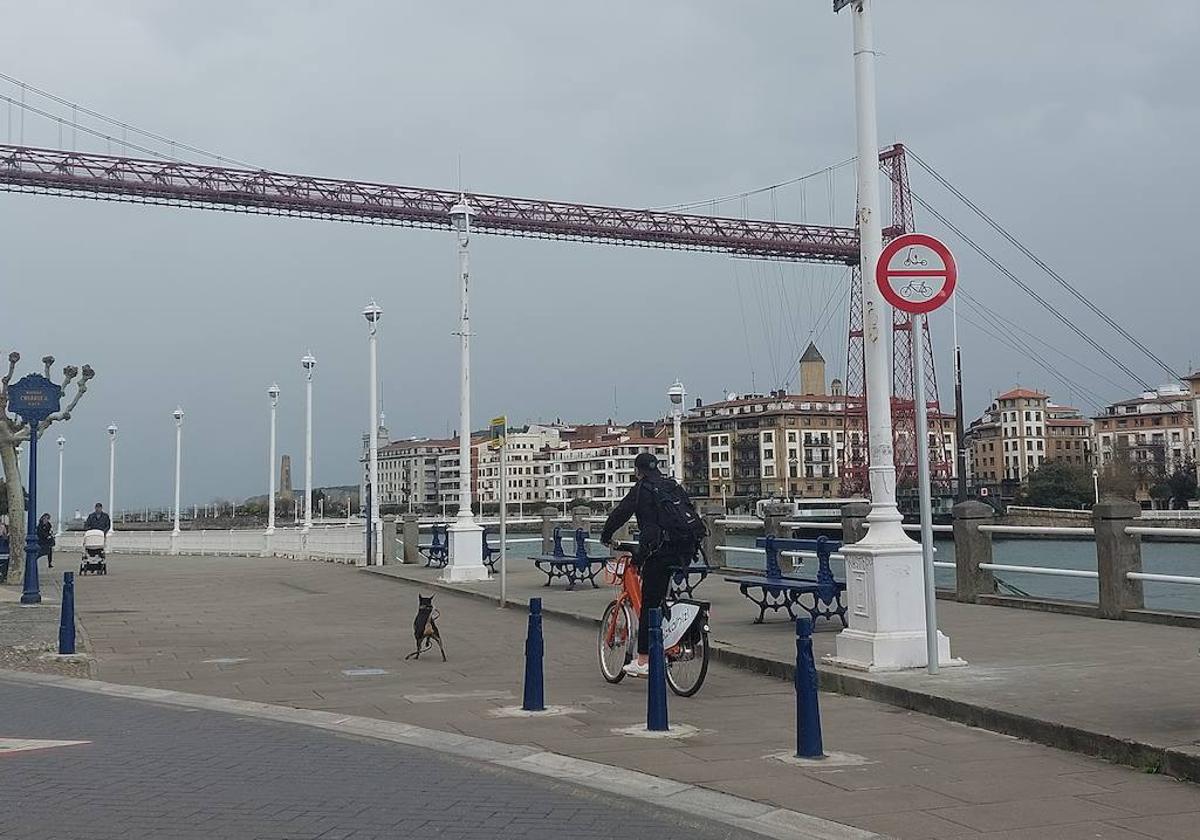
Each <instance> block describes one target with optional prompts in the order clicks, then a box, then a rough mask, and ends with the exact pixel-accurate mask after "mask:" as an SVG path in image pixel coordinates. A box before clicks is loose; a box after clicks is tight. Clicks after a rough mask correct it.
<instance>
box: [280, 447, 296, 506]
mask: <svg viewBox="0 0 1200 840" xmlns="http://www.w3.org/2000/svg"><path fill="white" fill-rule="evenodd" d="M295 498H296V496H295V494H293V493H292V456H291V455H284V456H283V458H281V459H280V461H279V501H281V502H290V501H293V500H294V499H295Z"/></svg>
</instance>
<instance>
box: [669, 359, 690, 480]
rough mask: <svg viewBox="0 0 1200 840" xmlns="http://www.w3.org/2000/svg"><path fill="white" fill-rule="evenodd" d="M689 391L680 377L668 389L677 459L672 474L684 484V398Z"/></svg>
mask: <svg viewBox="0 0 1200 840" xmlns="http://www.w3.org/2000/svg"><path fill="white" fill-rule="evenodd" d="M685 396H687V391H685V390H684V388H683V383H682V382H680V381H679V380H678V379H676V380H675V384H674V385H672V386H671V387H670V388H668V389H667V399H669V400H670V401H671V416H672V419H673V420H674V421H675V435H674V449H675V461H674V463H673V464H672V474H673V475H674V476H675V480H676V481H678V482H679V483H680V484H683V398H684V397H685Z"/></svg>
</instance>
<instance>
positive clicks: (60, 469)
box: [54, 435, 67, 537]
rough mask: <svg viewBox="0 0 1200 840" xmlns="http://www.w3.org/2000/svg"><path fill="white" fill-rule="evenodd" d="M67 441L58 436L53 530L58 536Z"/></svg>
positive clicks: (60, 524) (59, 532) (60, 526)
mask: <svg viewBox="0 0 1200 840" xmlns="http://www.w3.org/2000/svg"><path fill="white" fill-rule="evenodd" d="M66 444H67V439H66V438H65V437H63V436H62V435H59V436H58V518H57V519H55V520H54V521H55V528H56V529H57V531H56V533H57V534H58V536H60V537H61V536H62V535H63V524H62V497H63V447H64V446H66Z"/></svg>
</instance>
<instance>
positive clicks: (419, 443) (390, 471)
mask: <svg viewBox="0 0 1200 840" xmlns="http://www.w3.org/2000/svg"><path fill="white" fill-rule="evenodd" d="M457 444H458V442H457V441H452V440H431V439H429V438H420V439H411V440H401V441H395V442H393V443H388V444H386V445H383V446H380V447H379V488H380V496H379V503H380V505H399V506H400V507H402V508H404V509H412V510H414V511H419V510H421V509H422V508H434V507H436V506H437V505H438V504H439V501H440V497H439V495H438V478H439V471H438V461H439V459H440V458H441V456H442V454H443V453H444V452H446V450H447V449H449V448H450V447H454V448H455V451H457ZM364 469H365V464H364Z"/></svg>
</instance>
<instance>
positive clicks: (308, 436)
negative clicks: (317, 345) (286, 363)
mask: <svg viewBox="0 0 1200 840" xmlns="http://www.w3.org/2000/svg"><path fill="white" fill-rule="evenodd" d="M300 365H301V367H303V368H304V530H305V531H308V530H309V529H311V528H312V496H313V483H312V482H313V462H312V383H313V368H315V367H316V366H317V360H316V359H315V358H313V354H312V353H306V354H305V356H304V358H302V359H301V360H300Z"/></svg>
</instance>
